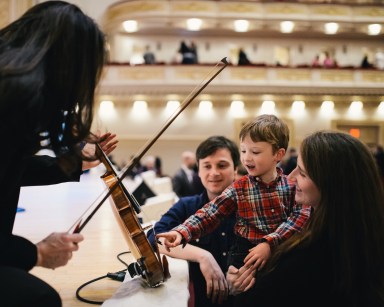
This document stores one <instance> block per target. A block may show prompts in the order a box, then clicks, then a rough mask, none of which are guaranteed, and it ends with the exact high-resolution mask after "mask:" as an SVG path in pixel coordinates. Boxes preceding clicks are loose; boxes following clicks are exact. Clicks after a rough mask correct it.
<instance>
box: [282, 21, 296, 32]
mask: <svg viewBox="0 0 384 307" xmlns="http://www.w3.org/2000/svg"><path fill="white" fill-rule="evenodd" d="M294 27H295V23H294V22H293V21H282V22H280V31H281V32H282V33H292V31H293V28H294Z"/></svg>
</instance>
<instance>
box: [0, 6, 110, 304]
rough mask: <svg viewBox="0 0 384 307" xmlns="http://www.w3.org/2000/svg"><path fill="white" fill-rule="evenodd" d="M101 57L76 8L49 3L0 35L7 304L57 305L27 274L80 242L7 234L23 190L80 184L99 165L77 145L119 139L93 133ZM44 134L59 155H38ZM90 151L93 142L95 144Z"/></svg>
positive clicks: (94, 32)
mask: <svg viewBox="0 0 384 307" xmlns="http://www.w3.org/2000/svg"><path fill="white" fill-rule="evenodd" d="M105 59H106V49H105V41H104V35H103V33H102V32H101V31H100V29H99V28H98V26H97V25H96V24H95V22H94V21H93V20H92V19H91V18H89V17H88V16H86V15H85V14H84V13H83V12H82V11H81V10H80V9H79V8H78V7H76V6H74V5H72V4H69V3H66V2H62V1H47V2H43V3H40V4H38V5H36V6H34V7H32V8H31V9H29V10H28V11H27V12H26V13H25V14H24V15H23V16H21V17H20V18H19V19H18V20H16V21H15V22H13V23H11V24H9V25H8V26H6V27H5V28H3V29H1V30H0V117H1V119H0V127H1V129H0V131H2V133H3V134H2V135H3V137H2V144H3V150H2V151H1V153H0V157H1V162H2V167H1V169H0V183H1V191H2V193H1V194H2V195H1V200H0V244H1V253H0V298H1V304H2V305H4V306H40V307H44V306H49V307H55V306H61V299H60V297H59V295H58V293H57V292H56V291H55V290H54V289H53V288H52V287H51V286H49V285H48V284H47V283H45V282H44V281H42V280H40V279H38V278H37V277H35V276H33V275H31V274H29V273H28V271H29V270H31V269H32V268H33V267H34V266H42V267H46V268H51V269H54V268H56V267H59V266H63V265H65V264H66V263H67V262H68V260H69V259H70V258H71V257H72V252H74V251H76V250H77V249H78V248H79V246H78V243H79V242H80V241H82V240H83V236H82V235H80V234H78V233H77V234H68V233H53V234H51V235H50V236H48V237H47V238H46V239H44V240H42V241H41V242H39V243H37V244H33V243H32V242H30V241H28V240H27V239H25V238H22V237H19V236H15V235H13V234H12V231H13V225H14V221H15V215H16V208H17V204H18V198H19V193H20V187H21V186H23V185H43V184H54V183H59V182H64V181H76V180H79V176H80V174H81V170H82V169H84V168H85V167H87V166H95V165H97V163H98V162H97V161H92V160H95V159H96V158H92V157H85V155H84V150H83V148H82V146H81V144H84V142H87V143H89V144H94V143H96V142H99V144H100V145H101V147H102V149H104V150H105V151H106V153H109V152H110V151H112V150H113V149H114V148H115V146H116V142H117V141H113V139H114V135H111V134H110V133H107V134H105V135H103V136H102V137H97V136H96V135H94V134H92V133H91V131H90V129H91V124H92V119H93V101H94V92H95V88H96V86H97V83H98V81H99V78H100V75H101V71H102V68H103V65H104V62H105ZM42 133H44V134H48V136H49V139H50V143H51V148H52V149H53V151H54V152H55V154H56V158H49V157H44V156H35V155H34V154H35V153H36V152H37V151H38V150H39V146H40V140H41V135H42ZM93 146H94V145H93Z"/></svg>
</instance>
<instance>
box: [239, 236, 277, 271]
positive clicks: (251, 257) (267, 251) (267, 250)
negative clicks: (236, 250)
mask: <svg viewBox="0 0 384 307" xmlns="http://www.w3.org/2000/svg"><path fill="white" fill-rule="evenodd" d="M270 255H271V247H270V245H269V244H268V243H267V242H263V243H260V244H257V245H256V246H255V247H253V248H251V249H250V250H249V254H248V255H247V256H246V257H245V259H244V265H245V266H247V267H248V266H252V267H253V269H257V270H261V269H262V268H263V267H264V266H265V264H266V263H267V260H268V258H269V256H270Z"/></svg>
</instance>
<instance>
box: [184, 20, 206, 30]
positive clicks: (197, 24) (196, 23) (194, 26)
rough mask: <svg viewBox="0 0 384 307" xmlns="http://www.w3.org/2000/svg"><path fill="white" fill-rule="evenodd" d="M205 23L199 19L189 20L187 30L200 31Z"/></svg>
mask: <svg viewBox="0 0 384 307" xmlns="http://www.w3.org/2000/svg"><path fill="white" fill-rule="evenodd" d="M202 24H203V21H202V20H201V19H199V18H190V19H187V29H188V30H189V31H199V30H200V29H201V25H202Z"/></svg>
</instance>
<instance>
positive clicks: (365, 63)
mask: <svg viewBox="0 0 384 307" xmlns="http://www.w3.org/2000/svg"><path fill="white" fill-rule="evenodd" d="M360 67H361V68H372V67H373V65H372V64H371V63H369V61H368V55H364V57H363V59H362V60H361V65H360Z"/></svg>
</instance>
